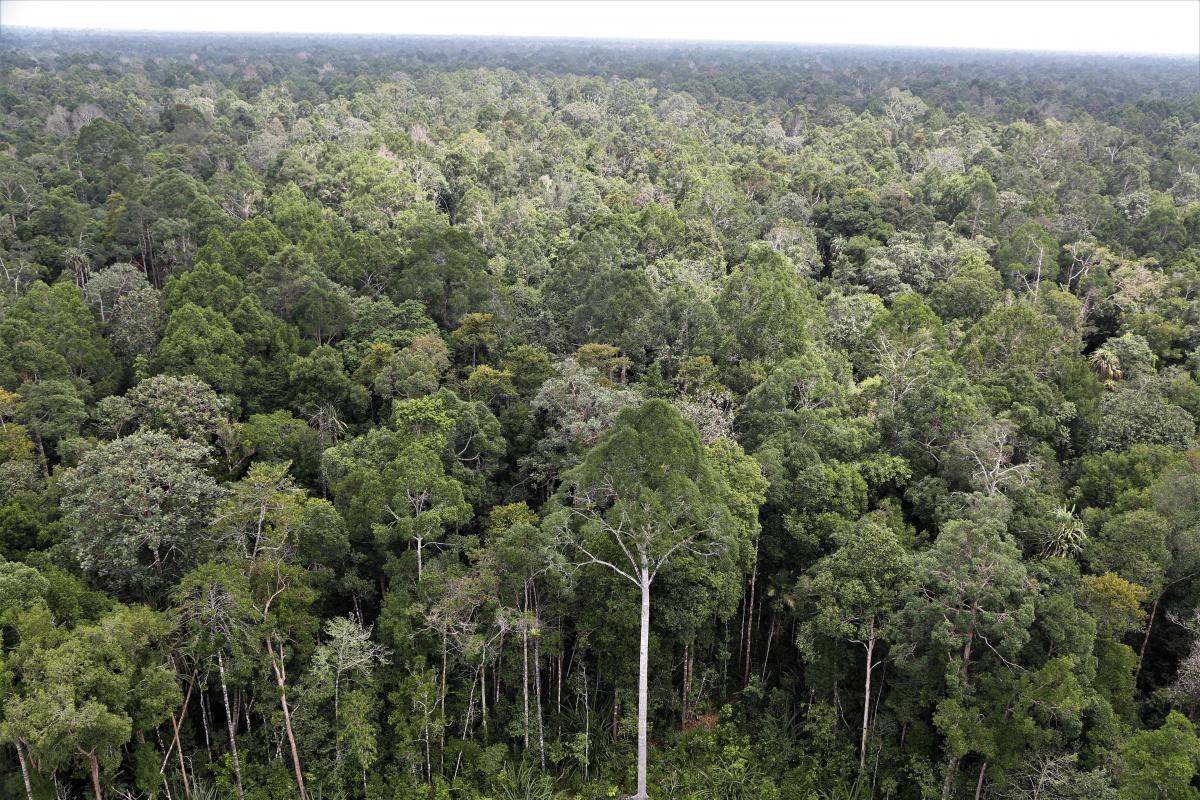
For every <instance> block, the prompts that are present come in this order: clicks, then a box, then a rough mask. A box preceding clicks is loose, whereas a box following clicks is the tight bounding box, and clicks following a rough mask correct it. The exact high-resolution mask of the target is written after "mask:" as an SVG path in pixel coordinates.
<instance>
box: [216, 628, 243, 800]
mask: <svg viewBox="0 0 1200 800" xmlns="http://www.w3.org/2000/svg"><path fill="white" fill-rule="evenodd" d="M217 669H218V670H219V671H220V673H221V698H222V699H223V700H224V702H225V723H226V725H225V727H226V728H228V729H229V752H230V753H231V754H232V755H233V776H234V777H235V778H236V779H237V790H238V800H246V792H245V791H244V790H243V789H242V765H241V762H240V761H239V759H238V750H237V737H235V736H234V729H233V722H234V718H233V716H232V715H231V714H230V713H229V687H228V686H227V685H226V683H225V657H224V656H222V655H221V651H220V650H218V651H217Z"/></svg>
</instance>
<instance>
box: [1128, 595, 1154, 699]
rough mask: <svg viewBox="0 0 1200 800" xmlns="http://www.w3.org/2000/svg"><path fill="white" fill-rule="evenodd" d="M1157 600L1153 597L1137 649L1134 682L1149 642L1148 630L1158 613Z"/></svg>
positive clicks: (1140, 671) (1139, 671)
mask: <svg viewBox="0 0 1200 800" xmlns="http://www.w3.org/2000/svg"><path fill="white" fill-rule="evenodd" d="M1158 600H1159V598H1157V597H1156V598H1154V605H1153V606H1151V607H1150V620H1149V621H1148V622H1147V623H1146V635H1145V636H1143V637H1142V646H1141V648H1140V649H1139V650H1138V663H1137V669H1135V670H1134V671H1133V680H1134V682H1135V683H1136V682H1137V679H1138V676H1139V675H1141V674H1142V661H1143V660H1145V658H1146V646H1147V645H1148V644H1150V631H1151V630H1152V629H1153V628H1154V617H1155V616H1157V615H1158Z"/></svg>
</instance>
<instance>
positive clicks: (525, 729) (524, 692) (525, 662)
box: [521, 581, 529, 750]
mask: <svg viewBox="0 0 1200 800" xmlns="http://www.w3.org/2000/svg"><path fill="white" fill-rule="evenodd" d="M524 605H525V607H524V609H522V610H523V612H524V614H523V616H524V617H525V619H524V620H522V622H521V709H522V712H521V714H522V717H521V718H522V720H523V724H522V725H521V735H522V738H523V741H524V745H525V749H526V750H528V749H529V582H528V581H526V582H525V604H524Z"/></svg>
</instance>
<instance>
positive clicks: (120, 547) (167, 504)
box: [59, 431, 223, 598]
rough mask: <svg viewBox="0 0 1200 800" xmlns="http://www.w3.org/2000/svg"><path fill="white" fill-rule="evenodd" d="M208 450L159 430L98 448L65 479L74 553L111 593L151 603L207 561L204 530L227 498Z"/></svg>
mask: <svg viewBox="0 0 1200 800" xmlns="http://www.w3.org/2000/svg"><path fill="white" fill-rule="evenodd" d="M208 457H209V450H208V448H207V447H206V446H204V445H201V444H197V443H195V442H187V441H181V440H178V439H173V438H171V437H170V436H168V435H166V434H164V433H159V432H157V431H139V432H137V433H135V434H133V435H132V436H127V437H125V438H123V439H118V440H116V441H114V442H108V443H107V444H104V445H101V446H100V447H97V448H96V449H95V450H92V451H91V452H89V453H88V454H87V455H85V456H84V457H83V459H82V461H81V462H80V464H79V466H78V467H76V468H74V469H72V470H69V471H68V472H66V473H65V474H64V475H63V476H62V479H61V480H60V482H59V485H60V487H61V489H62V493H63V498H62V508H63V514H64V516H65V518H66V520H67V524H68V526H69V527H70V531H71V535H70V540H69V541H70V546H71V550H72V552H73V554H74V556H75V558H77V559H78V560H79V563H80V565H81V566H82V567H83V568H84V570H85V571H86V572H88V573H89V574H91V575H93V576H94V577H95V578H96V579H97V580H98V581H99V583H100V585H102V586H104V587H105V588H107V589H109V590H111V591H113V592H116V593H119V594H124V595H126V596H131V597H137V598H149V597H154V596H155V595H157V594H158V593H159V592H160V591H161V590H163V589H164V588H167V587H169V586H170V585H171V584H172V583H173V582H174V580H175V579H176V578H177V577H178V576H179V575H182V574H183V573H184V572H185V571H186V570H187V569H188V567H189V566H190V565H194V564H197V563H200V562H201V561H203V560H204V549H205V548H204V541H205V537H204V536H202V530H203V528H204V526H205V525H206V524H207V523H208V521H209V519H210V518H211V514H212V511H213V508H214V506H215V504H216V502H217V500H218V499H219V498H220V497H221V495H222V494H223V491H222V489H221V488H220V487H219V486H217V484H216V481H214V480H213V479H212V477H211V476H209V475H208V474H207V473H206V472H205V467H206V466H207V464H208Z"/></svg>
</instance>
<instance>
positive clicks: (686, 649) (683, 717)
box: [679, 643, 691, 729]
mask: <svg viewBox="0 0 1200 800" xmlns="http://www.w3.org/2000/svg"><path fill="white" fill-rule="evenodd" d="M690 662H691V643H688V644H684V645H683V697H680V698H679V727H680V728H683V729H686V728H688V692H689V691H690V690H691V673H690V672H689V667H691V663H690Z"/></svg>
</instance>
